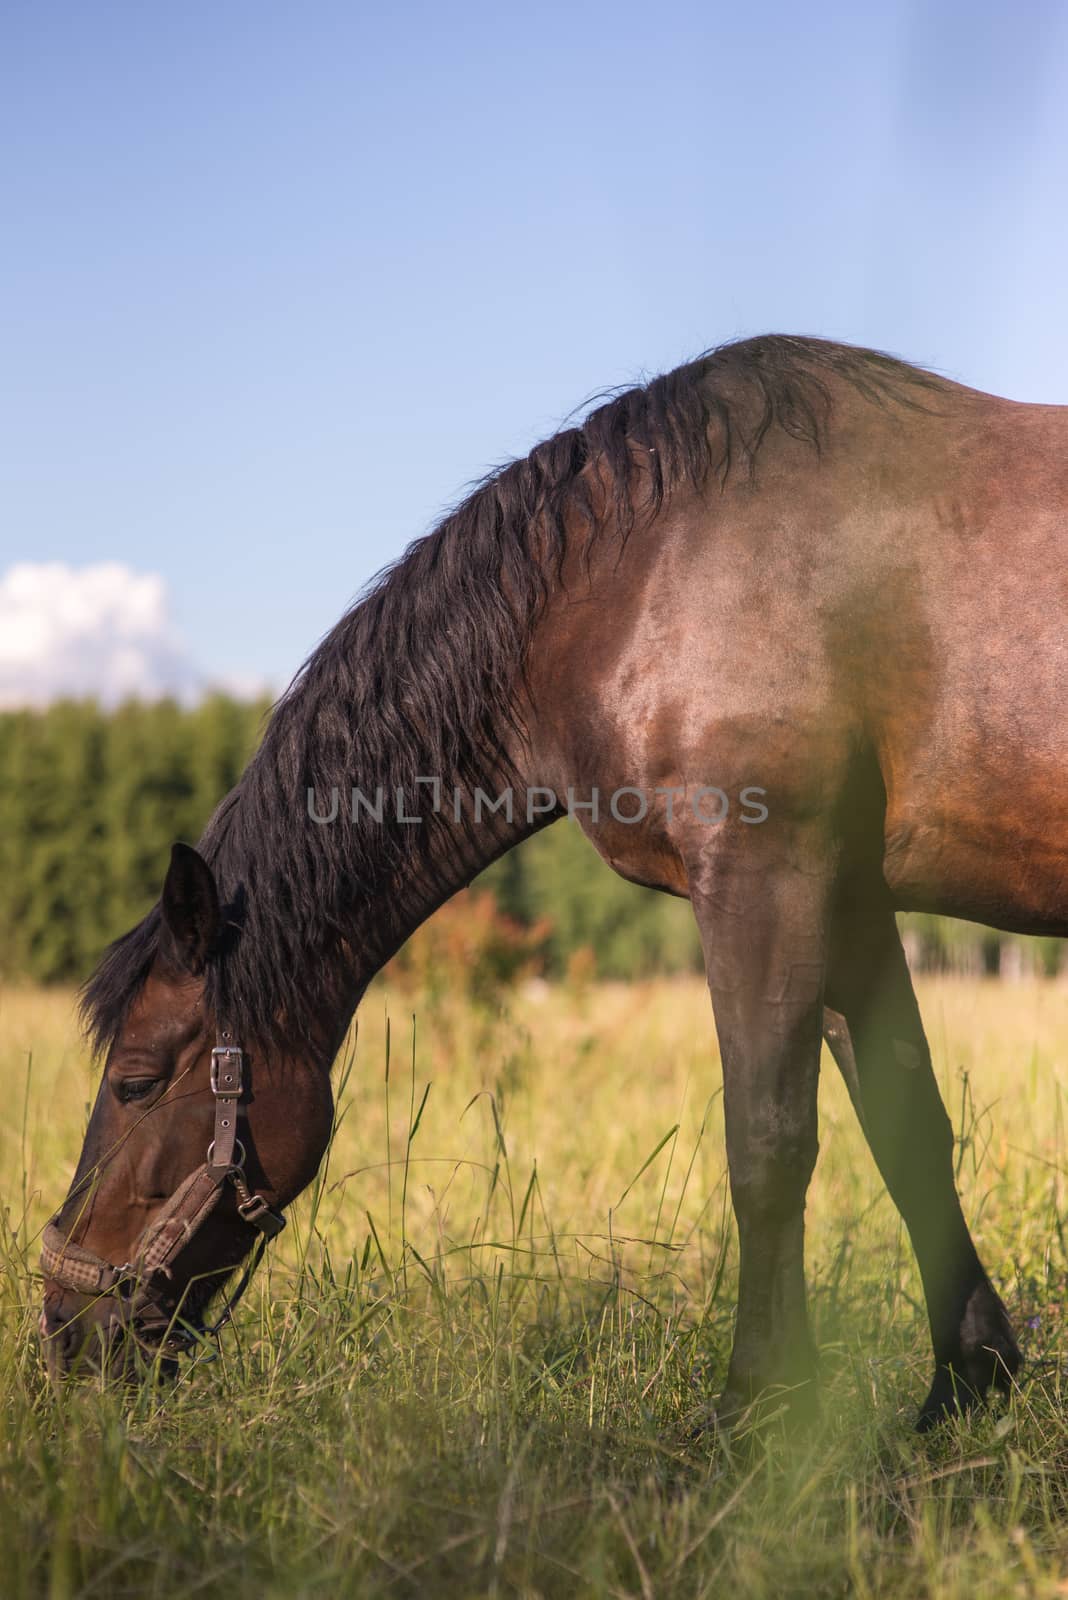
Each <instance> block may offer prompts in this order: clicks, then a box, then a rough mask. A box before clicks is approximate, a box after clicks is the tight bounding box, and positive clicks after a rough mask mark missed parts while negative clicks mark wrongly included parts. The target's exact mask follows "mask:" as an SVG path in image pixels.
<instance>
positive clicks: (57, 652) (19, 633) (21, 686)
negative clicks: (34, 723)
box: [0, 561, 206, 708]
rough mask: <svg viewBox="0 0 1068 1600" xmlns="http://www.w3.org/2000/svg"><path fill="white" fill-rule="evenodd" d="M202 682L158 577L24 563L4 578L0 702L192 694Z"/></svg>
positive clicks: (111, 568)
mask: <svg viewBox="0 0 1068 1600" xmlns="http://www.w3.org/2000/svg"><path fill="white" fill-rule="evenodd" d="M205 687H206V683H205V679H204V678H203V676H202V675H201V674H200V673H199V672H197V670H196V669H195V667H194V665H193V662H192V661H191V659H190V656H189V653H188V650H187V649H186V647H185V645H184V644H183V642H182V640H181V638H180V636H179V635H178V633H177V632H176V630H175V628H174V626H173V624H172V622H171V619H170V615H169V607H168V600H167V587H166V584H165V583H164V581H163V579H162V578H161V577H160V576H159V575H158V574H157V573H138V572H133V571H132V570H131V569H130V568H129V567H127V566H124V565H123V564H122V563H121V562H118V561H107V562H102V563H100V564H99V565H97V566H92V567H69V566H67V565H66V564H65V563H63V562H61V561H48V562H41V563H35V562H30V561H24V562H20V563H18V564H17V565H16V566H13V567H10V568H9V569H8V571H7V572H6V573H5V574H4V575H3V576H2V577H0V708H10V707H12V706H27V705H28V706H40V705H46V704H47V703H48V702H49V701H50V700H55V699H57V698H59V697H60V696H63V695H71V696H75V697H79V698H81V697H88V696H95V697H96V698H97V699H99V700H100V701H102V702H103V704H105V705H115V704H116V703H117V702H118V701H120V700H124V699H127V698H131V697H136V698H137V699H140V700H156V699H159V698H160V697H161V696H162V695H175V696H177V697H178V698H179V699H182V700H190V699H194V698H196V696H197V695H198V694H199V693H200V692H201V691H202V690H203V689H204V688H205Z"/></svg>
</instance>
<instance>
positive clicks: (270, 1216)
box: [41, 1028, 286, 1332]
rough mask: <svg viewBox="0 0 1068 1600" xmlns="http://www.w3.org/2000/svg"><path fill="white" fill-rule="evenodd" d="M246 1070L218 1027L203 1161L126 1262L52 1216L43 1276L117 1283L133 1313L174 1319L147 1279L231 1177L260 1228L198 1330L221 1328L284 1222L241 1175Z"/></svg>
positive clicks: (95, 1291) (74, 1283) (176, 1250)
mask: <svg viewBox="0 0 1068 1600" xmlns="http://www.w3.org/2000/svg"><path fill="white" fill-rule="evenodd" d="M244 1069H245V1058H244V1052H243V1051H242V1049H241V1047H240V1046H239V1045H236V1044H234V1043H232V1042H231V1038H230V1033H229V1030H228V1029H226V1028H223V1029H221V1030H220V1032H219V1038H218V1043H217V1044H216V1046H215V1048H214V1050H213V1051H212V1052H211V1092H212V1094H213V1095H214V1097H215V1128H214V1137H213V1138H212V1141H211V1143H210V1145H209V1146H208V1150H207V1155H206V1157H205V1160H204V1162H203V1165H201V1166H199V1167H197V1168H195V1170H194V1171H193V1172H191V1173H190V1174H189V1176H188V1178H186V1179H185V1180H184V1182H182V1183H181V1184H180V1185H179V1186H178V1188H177V1189H176V1190H175V1192H174V1193H173V1194H172V1195H171V1197H170V1199H169V1200H167V1201H165V1202H164V1204H163V1206H162V1207H161V1208H160V1210H159V1211H158V1212H157V1213H156V1215H155V1216H154V1217H153V1218H152V1221H151V1222H150V1223H148V1225H147V1227H146V1228H145V1229H144V1230H143V1232H142V1233H141V1235H140V1236H139V1238H138V1239H137V1242H136V1244H135V1245H134V1249H133V1254H132V1257H131V1259H130V1261H129V1262H127V1263H126V1264H125V1265H124V1266H116V1265H114V1264H113V1263H112V1262H110V1261H105V1260H104V1259H103V1257H101V1256H98V1255H94V1253H93V1252H92V1251H91V1250H86V1249H85V1248H84V1246H82V1245H78V1244H73V1243H72V1242H71V1241H70V1240H69V1239H67V1238H66V1237H65V1236H64V1234H63V1232H62V1230H61V1229H60V1228H59V1226H58V1224H57V1220H56V1218H55V1217H53V1218H52V1220H51V1221H50V1222H49V1223H48V1224H47V1225H46V1227H45V1230H44V1234H43V1236H42V1240H41V1270H42V1272H43V1273H44V1276H45V1277H46V1278H48V1279H50V1280H51V1282H53V1283H57V1284H59V1286H60V1288H63V1289H73V1290H75V1291H76V1292H77V1293H79V1294H88V1295H103V1294H113V1293H115V1292H116V1291H118V1290H120V1289H121V1290H123V1291H124V1292H125V1295H126V1299H127V1300H128V1303H129V1307H130V1315H131V1317H136V1318H137V1319H138V1320H139V1321H141V1322H142V1323H145V1322H148V1323H150V1324H151V1325H153V1326H160V1325H162V1326H169V1324H170V1323H171V1322H172V1321H173V1318H172V1317H168V1316H167V1315H166V1313H165V1311H164V1310H163V1308H162V1307H161V1306H160V1304H159V1299H158V1297H159V1296H160V1290H161V1289H162V1287H163V1286H162V1285H160V1286H159V1288H158V1289H156V1290H155V1292H154V1290H153V1279H156V1280H158V1279H160V1278H169V1277H170V1276H171V1268H172V1266H173V1264H174V1262H175V1260H176V1259H177V1257H178V1256H179V1255H181V1253H182V1251H183V1250H184V1249H185V1247H186V1245H187V1244H188V1243H189V1241H190V1240H191V1239H192V1238H193V1236H194V1234H195V1233H196V1232H197V1231H198V1229H199V1228H201V1227H202V1226H203V1224H204V1223H205V1222H206V1221H207V1219H208V1217H209V1216H210V1215H211V1214H212V1212H213V1211H214V1210H215V1207H216V1206H217V1205H218V1204H219V1201H220V1199H221V1198H222V1193H223V1188H224V1186H225V1184H227V1183H231V1184H233V1187H234V1190H235V1192H236V1194H237V1211H238V1215H239V1216H240V1217H241V1218H242V1220H243V1221H244V1222H247V1223H248V1224H249V1225H250V1226H251V1227H253V1228H255V1229H256V1230H257V1231H258V1233H259V1235H260V1241H259V1248H258V1250H257V1251H256V1253H255V1255H254V1257H253V1260H252V1262H251V1264H250V1266H249V1267H248V1269H247V1270H246V1271H245V1273H244V1274H243V1275H242V1278H241V1280H240V1283H239V1285H238V1288H237V1290H236V1292H235V1293H234V1294H233V1295H232V1296H231V1297H230V1299H229V1300H228V1301H227V1303H226V1306H225V1308H224V1311H223V1314H222V1317H221V1318H220V1319H219V1321H218V1322H217V1323H216V1324H215V1326H214V1327H213V1328H211V1329H200V1330H197V1331H198V1332H205V1331H207V1332H217V1331H218V1329H219V1328H220V1327H222V1325H223V1323H224V1322H226V1321H227V1319H228V1318H229V1316H230V1314H231V1313H232V1311H233V1309H234V1306H235V1305H236V1304H237V1302H238V1300H239V1299H240V1297H241V1295H242V1294H243V1293H244V1291H245V1289H246V1288H247V1286H248V1282H249V1279H250V1278H251V1276H252V1273H253V1271H254V1270H255V1268H256V1267H257V1266H258V1264H259V1261H260V1259H261V1257H262V1254H263V1249H264V1247H265V1246H266V1244H267V1242H268V1240H270V1239H273V1238H274V1237H275V1235H276V1234H279V1233H281V1231H282V1229H283V1228H284V1227H285V1225H286V1223H285V1218H284V1217H283V1216H282V1215H281V1214H280V1213H278V1212H275V1211H272V1210H271V1208H270V1206H269V1205H268V1204H267V1201H266V1200H265V1199H264V1198H263V1196H262V1195H261V1194H255V1193H254V1192H253V1191H252V1190H250V1189H249V1186H248V1181H247V1179H246V1177H245V1147H244V1145H243V1144H242V1143H241V1141H240V1139H239V1138H238V1137H237V1119H238V1116H239V1114H240V1102H241V1096H242V1094H243V1093H244V1090H245V1087H246V1081H245V1070H244ZM163 1297H164V1298H165V1296H163Z"/></svg>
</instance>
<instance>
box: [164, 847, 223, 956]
mask: <svg viewBox="0 0 1068 1600" xmlns="http://www.w3.org/2000/svg"><path fill="white" fill-rule="evenodd" d="M160 910H161V912H162V915H163V937H162V940H161V942H160V953H161V954H162V955H163V957H164V959H165V960H166V961H167V962H168V964H169V965H170V966H173V967H177V968H178V969H179V970H180V971H182V972H191V973H193V974H194V975H195V974H197V973H200V972H203V970H204V966H205V963H206V962H207V959H208V957H209V955H210V954H211V952H212V949H213V948H214V946H215V942H216V940H217V939H218V937H219V929H220V926H221V924H222V917H221V915H220V912H219V891H218V889H217V888H216V887H215V879H214V877H213V876H212V871H211V868H210V867H209V866H208V864H207V862H206V861H205V860H204V858H203V857H202V856H199V855H198V854H197V852H196V851H195V850H194V849H193V847H192V845H188V844H175V845H172V846H171V864H170V866H169V867H168V868H167V876H166V878H165V879H164V883H163V894H162V895H161V896H160Z"/></svg>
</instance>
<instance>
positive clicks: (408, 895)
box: [350, 774, 556, 1010]
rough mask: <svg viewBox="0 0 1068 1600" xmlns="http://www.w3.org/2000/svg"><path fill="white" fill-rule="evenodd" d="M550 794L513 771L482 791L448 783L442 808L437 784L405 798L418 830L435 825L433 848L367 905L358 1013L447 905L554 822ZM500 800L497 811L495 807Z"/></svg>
mask: <svg viewBox="0 0 1068 1600" xmlns="http://www.w3.org/2000/svg"><path fill="white" fill-rule="evenodd" d="M502 795H504V796H506V797H507V798H506V799H505V800H502V799H501V797H502ZM547 795H548V791H545V790H538V791H534V790H529V789H528V788H527V787H526V785H525V781H524V780H523V779H521V778H520V777H519V776H518V775H516V774H513V775H512V776H511V777H508V778H506V777H503V776H502V777H500V778H498V779H495V780H492V781H487V782H486V783H485V784H484V785H483V786H482V787H481V789H478V788H475V789H467V788H462V787H461V788H459V789H458V788H457V787H456V786H450V785H442V787H441V791H440V795H439V796H438V797H437V798H438V801H439V803H438V805H437V808H436V809H435V806H434V801H435V796H434V794H433V791H432V790H431V789H430V788H429V786H428V788H427V789H426V790H425V791H424V793H423V794H422V795H421V796H420V797H419V800H418V801H415V800H413V798H412V797H411V796H409V795H405V796H404V806H405V814H406V815H411V816H419V817H420V818H421V820H420V821H418V822H412V823H411V824H410V826H412V827H426V828H430V829H431V830H432V845H431V847H430V849H429V851H428V852H427V853H425V854H422V855H420V854H419V853H418V852H416V851H413V853H412V857H411V861H410V862H409V863H408V864H407V865H406V866H405V865H402V866H401V867H400V868H399V869H398V870H397V871H396V872H395V873H394V875H393V878H392V880H391V882H390V883H389V884H388V886H386V887H384V888H383V889H380V890H379V892H378V893H377V894H376V895H375V896H374V897H373V898H372V900H371V901H370V902H369V904H368V906H367V909H366V912H365V918H366V929H365V930H364V931H365V937H364V938H363V940H362V941H361V943H360V947H359V948H358V949H353V950H352V951H351V955H352V961H353V981H354V987H355V996H354V998H351V1005H350V1010H351V1009H353V1008H354V1007H355V1005H356V1004H357V1003H358V1001H359V998H360V996H361V995H362V993H363V991H364V989H365V988H366V987H367V985H368V983H369V982H370V981H371V979H372V978H373V977H374V976H375V974H376V973H377V972H379V971H380V970H381V968H382V967H384V966H385V964H386V962H387V961H389V960H390V958H391V957H392V956H394V955H395V954H396V952H397V951H398V950H399V949H400V947H401V945H403V944H404V943H405V941H406V940H407V939H409V938H410V937H411V935H412V934H413V933H414V932H415V931H416V929H417V928H419V927H420V926H421V925H422V924H423V923H424V922H425V921H426V920H427V918H428V917H430V916H432V915H433V913H434V912H435V911H436V910H437V909H438V907H439V906H441V905H443V904H444V902H445V901H446V900H448V899H450V898H451V896H452V895H454V894H455V893H457V892H458V891H459V890H461V889H464V888H466V887H467V886H468V885H469V884H470V883H471V882H472V880H473V879H474V878H476V877H477V876H478V874H479V873H480V872H482V871H484V870H485V868H486V867H488V866H490V865H492V863H493V862H494V861H496V860H498V859H499V858H500V857H501V856H502V855H504V854H505V852H506V851H508V850H510V849H511V848H512V847H513V846H514V845H517V844H519V843H521V841H522V840H523V839H526V838H529V836H530V835H531V834H533V833H537V832H538V831H539V830H540V829H541V828H543V827H545V826H546V824H547V823H548V822H550V821H551V820H552V818H553V816H554V815H555V814H556V813H555V811H554V810H550V809H547V799H546V797H547ZM391 800H392V801H395V797H391ZM493 803H496V809H490V807H491V805H492V804H493Z"/></svg>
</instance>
